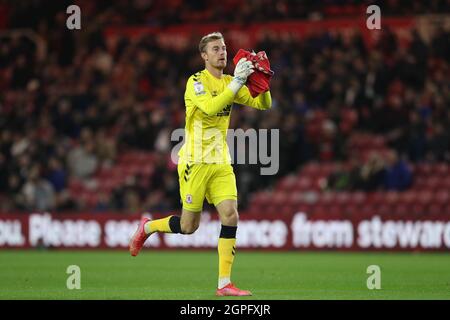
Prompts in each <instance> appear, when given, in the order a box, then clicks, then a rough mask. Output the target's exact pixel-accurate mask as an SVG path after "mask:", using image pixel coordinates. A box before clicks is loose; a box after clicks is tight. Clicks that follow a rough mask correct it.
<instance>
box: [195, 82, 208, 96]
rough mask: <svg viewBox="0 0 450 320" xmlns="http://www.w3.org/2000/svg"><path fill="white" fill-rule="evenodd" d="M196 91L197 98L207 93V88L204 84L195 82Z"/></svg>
mask: <svg viewBox="0 0 450 320" xmlns="http://www.w3.org/2000/svg"><path fill="white" fill-rule="evenodd" d="M194 91H195V94H196V95H197V96H198V95H200V94H205V93H206V92H205V88H204V87H203V83H201V82H194Z"/></svg>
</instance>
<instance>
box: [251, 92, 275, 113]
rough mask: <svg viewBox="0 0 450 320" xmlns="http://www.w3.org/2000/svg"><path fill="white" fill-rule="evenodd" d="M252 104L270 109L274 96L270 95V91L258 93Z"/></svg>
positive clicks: (259, 107) (262, 108) (252, 105)
mask: <svg viewBox="0 0 450 320" xmlns="http://www.w3.org/2000/svg"><path fill="white" fill-rule="evenodd" d="M250 106H251V107H253V108H255V109H258V110H267V109H270V108H271V107H272V96H271V95H270V91H266V92H264V93H261V94H260V95H258V96H257V97H256V98H254V99H253V103H252V104H251V105H250Z"/></svg>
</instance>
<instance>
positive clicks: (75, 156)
mask: <svg viewBox="0 0 450 320" xmlns="http://www.w3.org/2000/svg"><path fill="white" fill-rule="evenodd" d="M94 148H95V145H94V142H92V141H86V142H85V143H84V144H82V145H79V146H77V147H75V148H74V149H72V150H71V151H70V153H69V155H68V163H69V168H70V170H71V174H72V175H73V176H75V177H77V178H81V179H86V178H89V177H90V176H91V175H92V174H93V173H94V172H95V170H96V169H97V165H98V159H97V156H96V155H95V154H94Z"/></svg>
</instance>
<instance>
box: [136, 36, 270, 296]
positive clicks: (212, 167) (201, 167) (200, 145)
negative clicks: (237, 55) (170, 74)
mask: <svg viewBox="0 0 450 320" xmlns="http://www.w3.org/2000/svg"><path fill="white" fill-rule="evenodd" d="M199 51H200V55H201V57H202V59H203V60H204V62H205V69H204V70H202V71H200V72H197V73H196V74H194V75H192V76H191V77H190V78H189V80H188V81H187V85H186V92H185V95H184V100H185V105H186V126H185V132H186V138H185V141H184V144H183V146H182V148H181V149H180V152H179V163H178V176H179V183H180V196H181V200H182V204H183V209H182V214H181V217H180V216H177V215H170V216H167V217H165V218H163V219H158V220H150V219H148V218H145V217H143V218H142V219H141V222H140V224H139V226H138V229H137V230H136V232H135V234H134V235H133V237H132V238H131V241H130V252H131V255H132V256H136V255H137V254H138V253H139V251H140V250H141V248H142V246H143V245H144V242H145V240H146V239H147V238H148V237H149V236H150V235H151V234H153V233H155V232H164V233H181V234H192V233H194V232H195V230H197V228H198V226H199V223H200V214H201V212H202V209H203V202H204V199H205V197H206V199H207V201H208V202H209V203H212V204H213V205H214V206H215V207H216V209H217V211H218V213H219V216H220V221H221V224H222V225H221V230H220V236H219V241H218V255H219V276H218V288H217V290H216V295H218V296H247V295H251V292H250V291H247V290H241V289H239V288H237V287H236V286H234V284H233V283H232V282H231V269H232V266H233V261H234V257H235V254H236V231H237V226H238V220H239V215H238V210H237V189H236V178H235V175H234V172H233V167H232V166H231V158H230V154H229V150H228V145H227V143H226V137H227V130H228V126H229V123H230V116H231V110H232V105H233V103H238V104H241V105H246V106H250V107H252V108H256V109H259V110H267V109H270V108H271V105H272V98H271V95H270V91H266V92H264V93H261V94H260V95H258V96H257V97H255V98H252V96H251V95H250V92H249V89H248V88H247V86H246V85H245V84H246V81H247V78H248V77H249V76H250V75H251V74H252V73H253V72H254V66H253V64H252V62H251V61H249V60H246V58H242V59H240V60H239V62H238V63H237V64H236V67H235V70H234V76H230V75H226V74H224V73H223V70H224V69H225V67H226V65H227V49H226V46H225V41H224V38H223V36H222V34H221V33H219V32H214V33H210V34H208V35H206V36H204V37H203V38H202V39H201V41H200V44H199Z"/></svg>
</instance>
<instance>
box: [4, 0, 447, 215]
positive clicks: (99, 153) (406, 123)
mask: <svg viewBox="0 0 450 320" xmlns="http://www.w3.org/2000/svg"><path fill="white" fill-rule="evenodd" d="M166 2H167V1H166ZM169 2H170V1H169ZM221 2H222V3H236V4H237V5H239V4H240V3H241V1H221ZM266 2H267V3H268V4H270V3H272V2H273V1H266ZM342 2H344V3H347V4H354V3H355V1H324V3H332V4H341V3H342ZM403 2H404V1H386V3H390V4H392V6H391V7H390V8H394V9H395V8H400V6H397V4H402V3H403ZM33 3H39V1H37V2H33ZM95 3H96V5H95V6H94V8H93V9H92V10H91V11H90V14H96V12H97V11H96V10H100V9H101V8H102V6H106V4H107V2H105V1H98V2H97V1H96V2H95ZM126 3H128V2H126V1H117V2H114V6H112V8H115V9H116V12H115V14H117V15H119V16H121V18H115V19H113V20H112V21H116V22H117V23H119V22H120V23H130V20H128V19H131V17H133V20H132V21H133V22H136V23H144V24H152V22H151V21H149V19H150V17H154V16H153V14H148V15H146V13H149V12H153V11H151V10H150V9H149V10H150V11H146V10H145V8H153V6H156V5H158V4H160V2H159V1H145V0H141V1H133V2H132V3H133V4H134V5H133V6H131V7H126V8H127V9H128V10H124V9H125V7H124V6H125V4H126ZM193 3H197V4H196V5H195V7H193V8H191V9H192V10H195V11H196V12H201V10H200V9H199V8H201V7H197V6H204V7H205V8H206V7H207V8H212V7H214V6H211V3H210V1H208V2H203V1H198V2H197V1H196V2H193ZM217 3H219V2H217ZM245 3H246V5H245V6H250V7H251V6H256V2H254V1H249V2H247V1H246V2H245ZM277 3H281V5H280V6H282V7H283V6H287V7H288V8H290V7H289V6H296V5H295V4H296V3H297V2H293V1H277ZM305 3H306V4H308V5H311V6H321V5H315V4H312V3H313V1H309V2H308V1H306V2H305ZM314 3H315V2H314ZM408 3H409V2H408ZM413 3H414V4H415V5H410V6H405V8H403V6H402V10H406V11H407V12H411V10H419V9H417V8H420V10H422V8H423V5H422V2H420V1H413ZM419 3H420V4H419ZM443 3H445V1H431V2H430V4H428V5H427V10H431V9H433V8H440V6H441V5H442V4H443ZM306 4H305V5H306ZM21 5H23V4H18V7H17V8H18V9H17V10H16V11H14V12H13V14H12V17H14V14H16V15H18V16H20V14H23V12H22V11H21V10H20V6H21ZM86 6H87V7H86V8H89V4H88V3H87V2H86ZM277 6H278V5H277ZM277 6H276V7H277ZM231 7H232V6H231ZM231 7H230V8H231ZM299 7H301V6H299ZM83 8H84V7H83ZM108 8H109V7H108ZM189 8H190V7H187V9H186V10H191V9H189ZM261 8H265V7H264V6H262V7H261ZM415 8H416V9H415ZM138 9H139V10H138ZM140 9H143V10H140ZM250 9H251V8H250ZM394 9H393V10H392V12H393V13H395V12H396V10H394ZM133 10H135V11H133ZM261 10H263V9H261ZM264 10H265V9H264ZM277 10H278V9H277ZM283 10H284V9H283ZM283 10H281V11H283ZM424 11H426V10H425V9H424ZM49 12H51V10H50V11H49ZM88 12H89V10H88ZM105 12H106V11H105ZM136 12H139V14H137V15H136V16H134V15H133V14H136ZM161 12H162V13H161V14H164V12H166V11H164V10H162V11H161ZM172 12H176V10H175V11H171V13H172ZM188 12H189V11H188ZM234 12H238V11H236V10H235V11H234ZM251 12H255V11H251ZM271 12H272V11H271ZM283 12H285V13H286V15H287V16H289V15H290V14H294V13H293V12H294V11H291V10H284V11H283ZM165 14H168V13H167V12H166V13H165ZM273 14H274V17H276V14H277V13H276V12H275V13H273ZM179 15H181V16H182V15H183V11H181V12H179ZM187 16H189V15H187ZM255 16H256V17H257V15H255ZM269 16H271V15H269ZM134 17H135V18H136V20H134ZM283 17H284V16H283ZM283 17H282V18H283ZM45 19H47V20H45ZM45 19H44V18H43V20H42V21H41V20H39V19H38V20H36V21H35V25H34V27H35V28H36V29H35V30H36V32H37V33H38V34H39V36H40V37H41V39H43V41H45V43H46V44H47V53H46V54H41V53H40V47H39V43H36V42H34V41H31V40H30V39H29V38H28V37H26V36H24V35H22V36H17V37H0V92H2V94H1V95H0V195H1V201H0V203H1V204H0V209H1V210H54V211H69V210H75V209H80V208H82V206H83V204H82V203H81V202H80V201H79V199H77V195H76V194H71V193H70V192H69V189H68V186H69V182H70V180H71V179H79V180H83V181H88V180H89V179H90V178H91V177H92V176H93V175H94V174H95V173H96V172H98V170H100V169H102V168H108V167H111V166H114V164H115V163H116V162H117V159H118V157H120V155H122V154H124V153H126V152H127V151H128V150H135V149H139V150H144V151H148V152H153V153H155V154H157V155H158V159H159V161H158V164H157V170H154V171H153V173H152V174H151V175H150V176H148V177H146V178H145V179H148V180H147V181H142V177H139V176H136V177H134V179H131V181H128V182H127V183H126V184H124V185H121V186H117V187H116V188H115V189H114V190H113V192H112V194H111V195H109V196H108V197H107V196H106V195H105V197H100V199H99V202H98V203H97V205H96V206H95V209H97V210H98V211H104V210H121V211H127V212H129V211H132V210H155V209H158V210H171V209H177V210H178V209H179V199H178V197H179V195H178V187H177V185H176V177H177V173H176V169H175V167H174V166H173V165H171V164H170V161H168V160H167V155H169V154H170V150H171V148H172V146H173V145H174V142H171V141H170V135H171V133H172V131H173V130H174V129H177V128H183V127H184V106H183V95H184V90H185V84H186V80H187V78H188V77H189V76H190V75H191V74H193V73H195V72H197V71H198V70H200V69H201V68H203V66H202V60H201V58H200V57H199V54H198V51H197V43H198V39H196V38H192V44H193V45H192V46H190V47H188V48H187V49H185V50H183V51H173V50H170V49H166V48H164V47H161V46H158V45H157V43H156V42H155V39H154V38H153V37H151V36H144V37H142V38H141V39H140V40H139V41H130V40H129V39H127V38H122V39H120V41H118V42H117V44H116V45H110V44H107V43H106V41H105V38H104V37H103V35H102V33H101V28H100V27H98V26H95V25H94V24H93V23H92V24H91V25H90V26H92V27H91V28H89V27H87V28H86V30H85V31H84V33H83V39H76V38H75V36H74V34H73V33H71V32H70V31H68V30H67V28H65V19H66V14H65V12H59V13H56V14H54V15H51V16H48V17H47V18H45ZM121 19H122V20H121ZM179 19H180V21H184V20H183V18H182V17H180V18H179ZM44 20H45V23H44ZM275 20H276V19H275ZM17 21H18V20H16V19H11V26H15V25H17V24H20V23H18V22H17ZM108 21H109V20H108ZM155 21H162V18H161V17H160V16H158V18H155ZM164 21H166V20H164ZM169 21H170V20H169ZM227 21H228V20H227ZM230 21H233V20H230ZM255 21H258V20H257V19H256V18H255ZM29 23H32V22H29ZM411 33H412V39H413V41H412V42H411V43H410V44H409V45H408V46H407V47H406V48H403V47H401V46H400V45H399V44H398V40H397V38H396V36H395V34H394V33H393V32H391V31H390V30H389V29H387V28H386V29H385V30H383V36H382V37H381V38H380V40H379V42H378V44H377V45H376V46H375V48H373V49H371V50H368V49H367V48H366V46H365V45H364V41H363V39H362V36H361V35H359V34H356V35H355V36H354V37H353V38H352V39H351V40H350V41H344V39H342V38H341V36H340V35H339V34H337V33H329V32H317V33H313V34H311V35H309V36H308V37H307V38H306V39H302V40H300V39H298V38H296V37H294V36H292V35H291V36H284V37H278V36H277V35H275V34H271V33H268V34H267V35H266V36H265V37H264V38H263V39H261V41H260V42H259V43H257V45H256V47H255V48H254V49H255V51H259V50H265V51H266V52H267V54H268V57H269V59H270V61H271V66H272V69H273V70H274V71H275V77H274V78H273V80H272V83H271V92H272V97H273V109H272V110H271V111H270V112H259V111H257V110H254V109H251V108H240V107H235V108H234V109H233V114H232V121H231V126H230V127H231V128H238V127H239V128H243V129H244V130H245V129H247V128H255V129H280V170H279V173H278V175H276V176H261V175H260V174H259V166H256V165H238V166H235V172H236V177H237V179H238V190H239V196H240V205H242V206H243V207H245V205H246V200H247V198H248V196H249V194H250V193H251V192H252V191H255V190H257V189H259V188H264V187H267V186H270V185H272V184H273V183H274V182H275V180H276V179H277V178H279V177H280V176H283V175H285V174H287V173H289V172H292V171H295V170H297V169H298V168H299V166H301V165H303V164H305V163H306V162H309V161H338V162H346V161H350V162H352V163H353V164H354V168H355V170H350V171H345V170H342V171H340V172H336V173H335V174H334V175H333V176H332V177H330V179H329V186H328V187H329V188H335V189H342V190H344V189H346V190H354V189H361V190H366V191H371V190H375V189H378V188H385V189H389V190H392V189H394V190H405V189H406V188H408V186H409V185H410V184H411V181H412V179H413V177H412V176H411V172H410V171H409V170H408V168H407V166H406V165H405V163H407V162H410V161H411V162H450V151H449V145H450V136H449V131H448V129H447V128H449V127H450V109H449V108H448V105H450V92H449V89H450V88H449V83H450V70H449V63H450V61H449V59H450V46H449V42H448V39H449V38H450V37H449V32H448V31H446V30H443V29H437V30H436V32H435V34H434V35H433V36H432V38H431V41H429V42H425V41H424V40H423V39H422V38H421V37H420V35H419V34H418V33H417V32H416V31H415V30H413V31H411ZM226 36H227V33H226V32H225V37H226ZM79 41H84V42H83V43H84V45H82V46H80V45H76V44H79V43H80V42H79ZM229 55H230V56H231V57H232V55H233V53H231V52H230V53H229ZM230 56H229V60H231V57H230ZM229 65H231V61H229ZM227 71H228V73H230V72H232V68H231V66H229V70H227ZM355 131H367V132H370V133H374V134H379V135H383V136H384V138H385V140H386V143H387V145H388V147H389V148H391V150H392V152H391V153H389V154H388V155H387V156H386V158H385V159H379V156H376V155H374V156H371V157H370V158H369V160H367V161H366V162H364V161H365V160H362V159H360V158H358V157H355V156H354V154H353V153H352V149H351V148H349V145H348V141H349V138H350V137H351V135H352V133H353V132H355Z"/></svg>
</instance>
